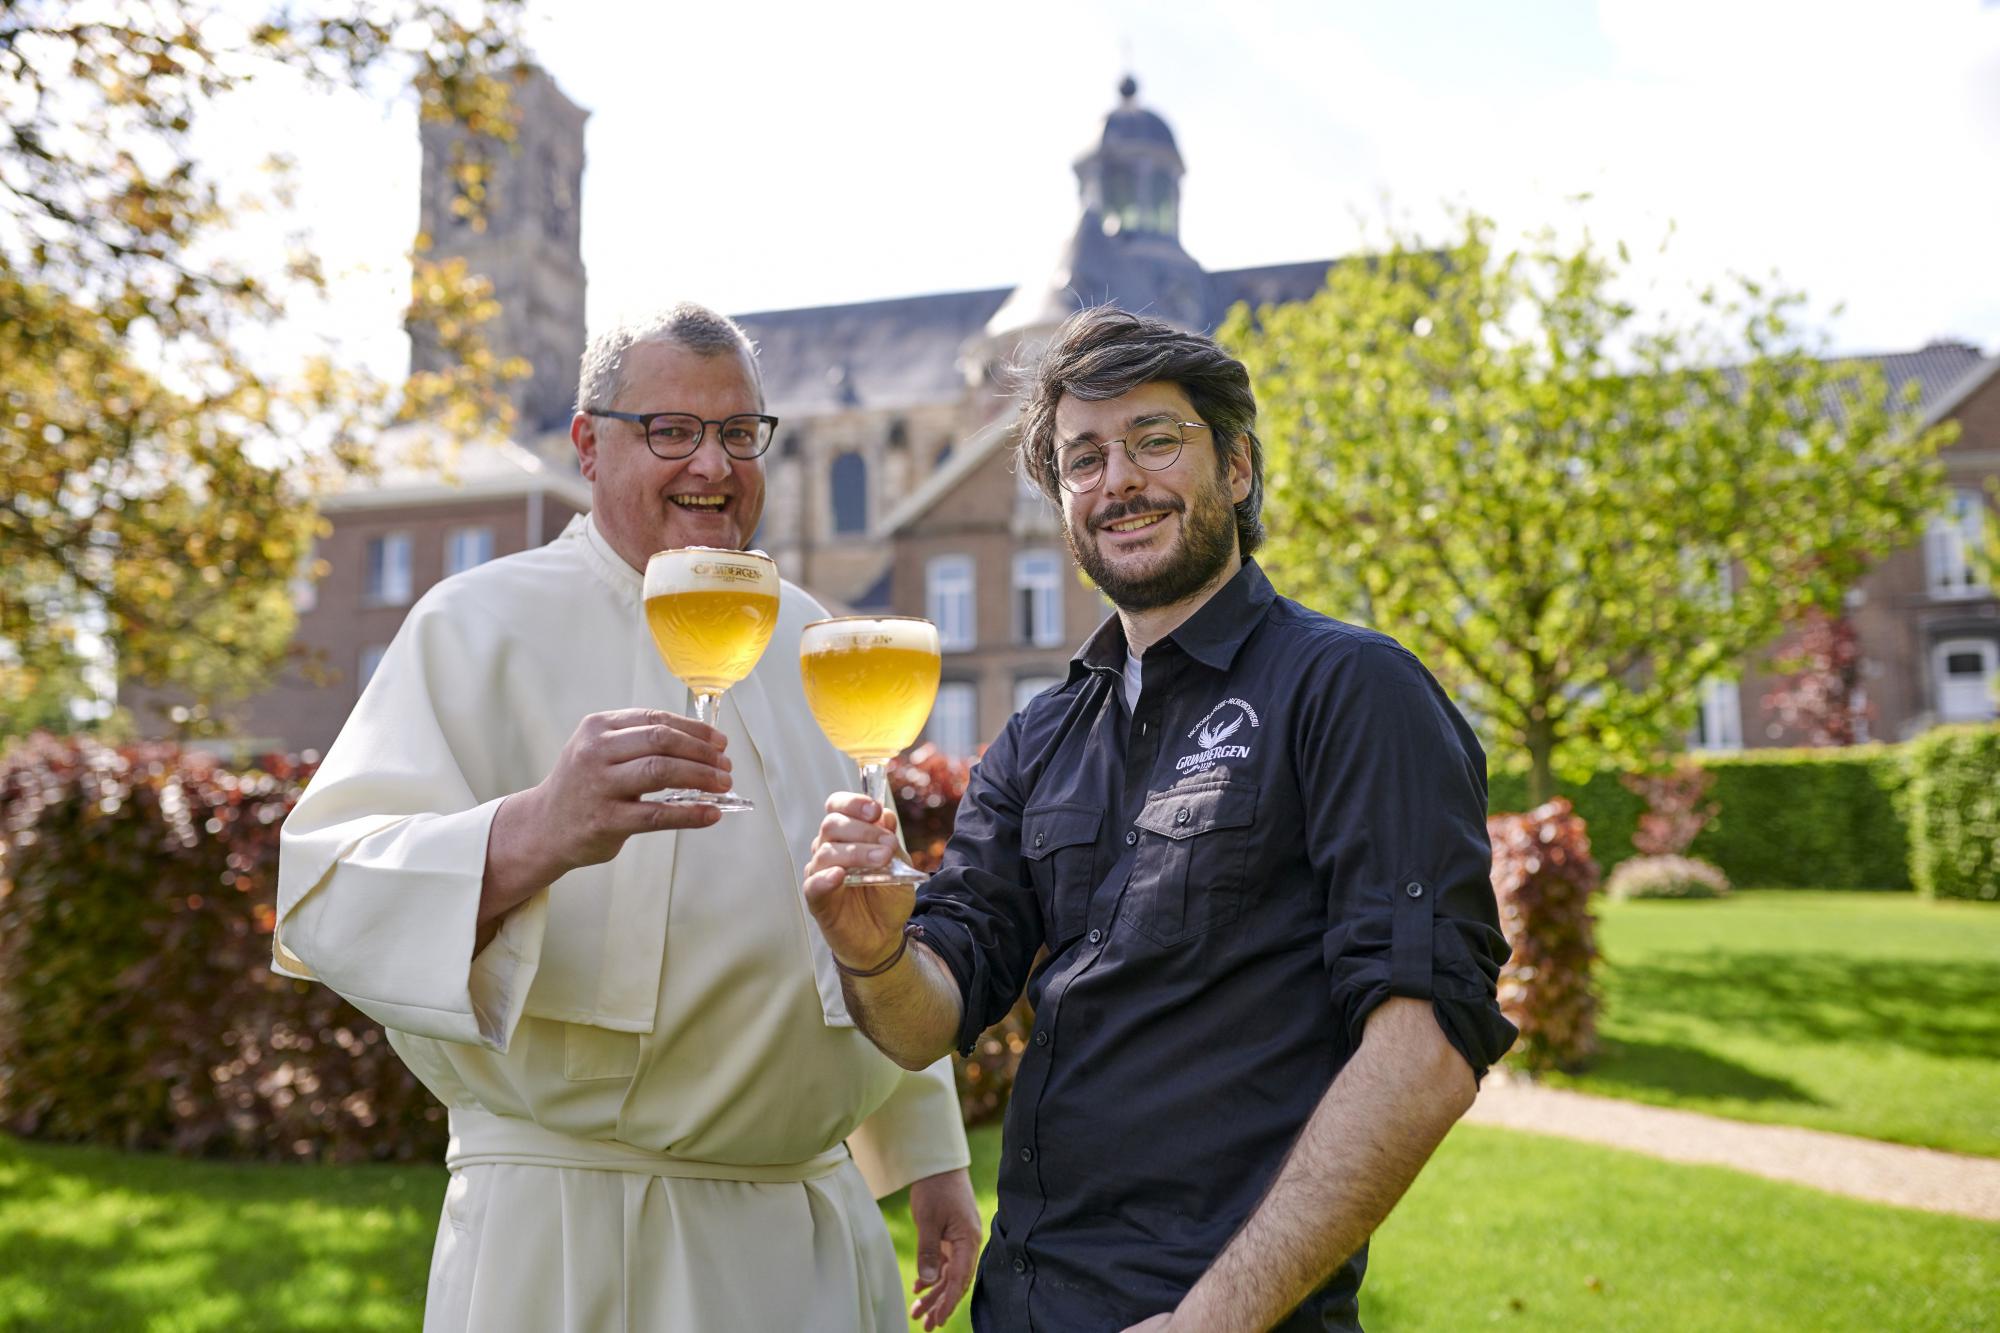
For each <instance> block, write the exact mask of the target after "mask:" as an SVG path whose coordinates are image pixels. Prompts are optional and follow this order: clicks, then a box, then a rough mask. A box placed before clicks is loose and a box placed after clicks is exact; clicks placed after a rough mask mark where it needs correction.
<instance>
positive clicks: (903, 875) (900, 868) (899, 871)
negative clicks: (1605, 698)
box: [844, 857, 930, 888]
mask: <svg viewBox="0 0 2000 1333" xmlns="http://www.w3.org/2000/svg"><path fill="white" fill-rule="evenodd" d="M929 878H930V876H929V875H927V874H925V873H924V872H923V871H921V870H919V869H917V868H916V867H915V866H913V865H911V864H910V863H909V862H908V861H905V860H903V859H902V858H901V857H897V858H895V859H894V860H892V861H890V862H889V864H888V865H885V866H883V867H882V868H881V869H879V870H850V871H848V872H847V879H846V880H845V881H844V882H845V883H848V884H874V885H881V884H908V885H910V886H911V887H913V888H914V887H915V886H917V885H919V884H922V883H923V882H924V881H925V880H927V879H929Z"/></svg>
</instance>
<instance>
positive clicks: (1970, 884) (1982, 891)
mask: <svg viewBox="0 0 2000 1333" xmlns="http://www.w3.org/2000/svg"><path fill="white" fill-rule="evenodd" d="M1910 772H1911V783H1910V801H1909V809H1910V879H1911V882H1912V883H1913V884H1914V885H1915V886H1916V889H1917V892H1919V893H1921V894H1922V895H1924V896H1925V897H1926V898H1972V899H1977V900H1979V901H1981V902H1994V901H2000V727H1991V726H1987V727H1940V728H1938V729H1937V730H1935V731H1932V732H1928V733H1926V734H1925V735H1923V736H1921V737H1919V738H1917V739H1916V740H1915V741H1912V742H1911V743H1910Z"/></svg>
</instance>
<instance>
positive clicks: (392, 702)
mask: <svg viewBox="0 0 2000 1333" xmlns="http://www.w3.org/2000/svg"><path fill="white" fill-rule="evenodd" d="M578 402H579V409H580V410H579V412H578V414H577V416H576V417H575V419H574V421H573V423H572V425H571V432H570V433H571V438H572V439H573V440H574V442H575V444H576V447H577V451H578V455H579V458H580V459H581V462H582V470H583V473H584V476H585V477H586V478H588V479H589V481H590V483H591V488H592V506H593V512H592V514H591V515H590V516H588V517H584V518H579V519H577V520H575V521H574V522H572V523H571V524H570V526H569V527H568V529H566V530H565V531H564V532H563V533H562V535H561V536H559V537H558V538H557V539H556V540H555V541H553V542H551V543H549V544H548V545H547V546H544V547H542V548H540V549H538V550H532V551H526V552H523V553H521V554H519V555H514V556H509V557H507V558H505V559H501V560H497V561H493V562H491V563H489V564H486V565H482V566H480V567H479V568H477V569H474V570H470V571H468V572H466V573H464V574H461V575H458V576H456V577H454V578H451V579H447V580H446V581H444V582H443V583H441V584H439V585H438V586H437V587H435V588H433V589H432V590H431V591H430V592H429V593H427V594H426V595H425V596H424V597H423V598H422V599H421V600H420V601H419V602H418V603H417V605H416V606H415V607H414V608H412V610H411V612H410V614H409V616H408V618H407V619H406V620H405V622H404V624H403V627H402V629H401V631H400V632H399V633H398V634H397V636H396V639H395V641H394V642H393V643H392V644H391V645H390V648H389V651H388V653H387V654H386V655H385V656H384V658H383V659H382V662H381V665H380V666H379V667H378V668H377V670H376V673H375V675H374V677H373V679H372V680H371V681H370V682H369V685H368V687H367V689H366V690H365V691H364V692H363V694H362V697H361V700H360V702H359V703H358V704H357V705H356V707H355V710H354V713H353V714H352V716H351V717H350V718H349V719H348V721H347V724H346V726H345V728H344V729H343V730H342V732H341V735H340V737H339V739H338V740H336V741H335V742H334V744H333V747H332V748H331V750H330V751H329V752H328V754H327V756H326V760H325V762H324V763H323V764H322V765H321V767H320V769H319V771H318V773H317V774H316V775H315V776H314V778H313V780H312V782H311V783H310V784H309V786H308V789H307V791H306V793H305V795H304V797H303V798H302V799H301V800H300V801H299V803H298V806H297V808H296V809H295V810H294V811H293V812H292V815H291V817H290V818H289V819H288V820H287V821H286V824H285V829H284V837H283V849H282V858H281V866H280V876H279V904H278V936H277V946H276V953H277V964H278V968H279V970H280V971H282V972H285V973H286V974H288V975H292V976H300V977H310V978H316V979H318V980H320V981H322V982H324V983H325V984H327V985H329V986H331V987H332V988H333V989H335V990H336V991H338V992H340V994H341V995H343V996H344V997H346V998H347V999H348V1000H349V1001H351V1002H352V1003H353V1004H354V1005H355V1006H356V1007H357V1008H359V1009H361V1010H362V1011H363V1012H364V1013H366V1014H368V1015H369V1016H370V1017H372V1018H375V1019H376V1020H378V1021H380V1022H381V1023H382V1024H383V1025H384V1026H385V1027H386V1028H387V1029H388V1031H389V1037H390V1041H391V1042H392V1044H393V1045H394V1046H395V1048H396V1050H397V1052H398V1053H399V1054H400V1055H401V1056H402V1057H403V1059H404V1061H405V1062H406V1063H408V1065H409V1066H410V1068H411V1069H412V1070H414V1071H415V1072H416V1073H417V1075H418V1077H420V1078H421V1079H422V1080H423V1081H424V1084H425V1085H426V1086H427V1087H428V1088H429V1089H430V1090H431V1091H432V1092H433V1093H435V1094H436V1095H437V1096H438V1098H439V1099H440V1100H441V1101H442V1102H443V1103H444V1104H445V1105H446V1106H447V1107H448V1108H449V1111H450V1127H451V1141H450V1146H449V1148H448V1149H447V1165H448V1166H449V1167H450V1169H451V1182H450V1185H449V1187H448V1189H447V1192H446V1196H445V1205H444V1213H443V1217H442V1219H441V1220H440V1223H439V1226H438V1240H437V1246H436V1250H435V1252H434V1254H433V1258H432V1266H431V1277H430V1285H429V1292H428V1296H427V1299H426V1310H425V1323H424V1326H425V1329H426V1330H462V1329H476V1330H480V1331H481V1333H486V1331H487V1330H513V1329H518V1330H523V1331H524V1333H525V1331H527V1330H533V1331H534V1333H545V1331H547V1330H575V1331H576V1333H584V1331H586V1330H589V1331H590V1333H596V1330H606V1329H629V1330H712V1329H738V1328H740V1329H759V1330H793V1329H801V1330H803V1329H827V1330H848V1329H899V1328H901V1327H903V1321H904V1314H903V1310H902V1300H901V1296H900V1293H899V1286H900V1283H899V1281H898V1278H897V1273H896V1263H895V1254H894V1251H893V1249H892V1247H891V1245H890V1242H889V1238H888V1234H887V1232H886V1230H885V1228H884V1227H883V1224H882V1220H881V1217H880V1214H879V1212H878V1211H877V1209H876V1207H875V1204H874V1199H875V1198H879V1197H881V1196H882V1195H885V1194H887V1193H890V1192H892V1191H894V1190H897V1189H900V1188H902V1187H903V1186H905V1185H908V1186H910V1188H911V1196H910V1201H911V1213H912V1216H913V1218H914V1220H915V1222H916V1224H917V1228H918V1231H919V1276H918V1281H917V1290H918V1293H919V1295H918V1299H917V1300H916V1303H915V1305H914V1307H913V1308H912V1310H911V1317H913V1318H921V1319H923V1320H924V1321H925V1326H926V1327H934V1326H935V1325H936V1324H938V1323H941V1322H943V1320H944V1318H945V1317H946V1316H948V1315H949V1314H950V1312H951V1309H952V1306H953V1305H954V1304H955V1303H956V1302H957V1300H958V1298H959V1296H960V1295H962V1294H963V1292H964V1290H965V1287H966V1285H967V1283H968V1281H969V1280H970V1276H971V1271H972V1266H973V1263H974V1261H975V1258H976V1253H977V1249H978V1244H979V1232H980V1221H979V1216H978V1211H977V1208H976V1205H975V1204H974V1201H973V1197H972V1190H971V1186H970V1184H969V1181H968V1179H967V1175H966V1171H965V1167H966V1164H967V1161H968V1157H967V1152H966V1144H965V1136H964V1131H963V1129H962V1128H961V1125H960V1121H959V1116H958V1107H957V1099H956V1097H955V1095H954V1092H953V1088H952V1080H951V1074H950V1069H949V1066H948V1065H947V1064H946V1063H945V1062H943V1061H940V1062H939V1063H937V1064H936V1065H933V1066H932V1067H930V1068H929V1069H927V1070H923V1071H921V1072H919V1073H916V1074H905V1073H904V1072H903V1071H902V1070H901V1069H899V1068H898V1067H897V1066H896V1065H894V1064H893V1063H891V1062H890V1061H889V1060H888V1059H887V1058H886V1057H884V1056H882V1055H881V1054H879V1053H878V1052H877V1051H876V1050H875V1049H874V1047H873V1045H872V1044H871V1043H870V1042H869V1041H868V1040H867V1039H866V1038H865V1037H863V1036H862V1035H861V1034H860V1033H859V1032H858V1031H857V1030H856V1029H855V1027H854V1024H853V1021H852V1019H851V1018H849V1016H848V1014H847V1011H846V1009H845V1007H844V1005H843V1002H842V998H841V990H840V984H839V978H838V975H837V974H836V972H835V970H834V964H833V959H832V956H831V955H830V954H829V953H828V951H827V949H826V946H825V944H824V942H823V941H822V940H821V938H820V936H819V933H818V932H817V931H816V930H812V929H809V928H808V925H807V922H806V919H805V914H804V911H803V909H802V907H801V905H800V901H799V895H798V891H797V887H796V886H797V884H798V882H799V877H800V870H801V868H802V867H803V866H804V864H805V862H806V859H807V856H808V854H809V846H810V843H811V841H812V838H813V836H814V834H815V832H816V831H817V828H818V824H819V819H820V814H821V812H822V809H823V806H822V799H823V794H824V793H825V792H827V791H829V790H834V789H836V788H839V787H844V786H848V785H851V782H850V778H851V768H850V766H849V765H848V764H847V762H846V761H845V760H844V759H843V758H842V757H841V756H840V755H839V753H838V752H837V751H835V750H834V749H833V747H832V746H831V745H830V744H829V743H828V742H827V741H826V740H825V738H824V736H823V735H822V734H821V733H820V730H819V728H818V727H817V726H816V725H815V723H814V721H813V719H812V716H811V714H810V713H809V712H808V710H807V708H806V704H805V697H804V691H803V688H802V686H801V683H800V673H799V656H798V648H797V645H798V642H799V635H800V630H801V628H802V627H803V626H804V625H805V624H806V622H808V621H809V620H811V619H813V618H815V617H817V616H820V615H823V614H824V612H823V611H822V610H821V609H820V608H819V607H818V606H817V605H816V604H815V603H814V602H813V601H812V599H811V598H810V597H808V596H807V595H806V594H805V593H804V592H802V591H800V590H799V589H798V588H796V587H793V586H792V585H790V584H786V585H784V588H783V592H782V596H781V598H780V610H779V619H778V626H777V630H776V633H775V634H774V635H773V638H772V641H771V647H770V650H769V651H768V652H766V653H765V655H764V657H763V659H762V660H761V661H760V662H759V664H758V666H757V668H756V670H755V671H754V672H753V673H752V674H751V675H750V676H749V677H748V678H747V679H746V680H744V681H743V682H742V683H741V684H739V685H737V686H736V687H734V688H733V689H731V690H730V691H729V693H728V694H727V696H726V697H725V699H724V702H723V705H722V707H721V709H720V711H719V713H718V715H717V717H716V726H715V727H714V728H710V727H705V726H703V725H702V724H700V723H699V722H696V721H694V720H692V719H691V718H688V717H685V716H682V715H681V714H683V713H686V712H688V711H690V710H689V707H688V694H687V690H686V687H685V686H684V685H683V684H682V683H681V682H680V681H678V680H677V679H675V678H674V677H673V676H672V675H671V674H670V673H669V672H668V670H667V668H666V666H665V664H664V663H663V662H662V661H661V659H660V656H659V654H658V652H657V651H656V649H655V648H654V646H653V644H652V641H651V639H650V637H649V635H648V632H647V629H646V624H645V619H644V614H643V610H642V601H641V586H642V580H641V571H642V570H643V569H644V567H645V564H646V560H647V558H648V557H649V556H650V555H651V554H652V553H653V552H654V551H657V550H662V549H666V548H669V547H676V546H693V545H703V546H718V547H731V548H741V547H743V546H744V545H746V544H747V542H748V539H749V537H750V535H751V534H752V533H754V532H755V531H756V527H757V520H758V518H759V516H760V514H761V512H762V508H763V494H764V473H763V462H762V459H761V457H760V456H756V455H758V454H760V453H761V449H762V447H763V446H765V445H768V443H769V431H768V429H766V430H764V431H763V432H762V433H761V434H758V435H757V436H756V438H755V439H754V440H753V439H752V438H751V437H750V436H748V435H745V434H744V433H743V431H742V430H741V429H740V427H741V424H742V423H741V422H739V423H738V426H737V428H733V429H732V431H731V432H730V434H729V438H728V440H727V441H725V438H724V435H725V428H724V423H725V422H726V421H728V420H729V419H730V418H731V417H740V416H741V415H742V414H758V413H761V412H762V411H763V395H762V389H761V385H760V383H759V380H758V377H757V371H756V363H755V360H754V356H753V354H752V351H751V349H750V346H749V344H748V342H747V340H745V339H744V337H743V334H742V333H741V331H740V330H738V329H737V328H736V326H735V325H734V324H732V323H730V322H729V321H727V320H726V319H723V318H722V317H720V316H718V315H715V314H713V313H712V312H710V311H706V310H703V309H701V308H699V307H689V306H681V307H676V308H675V309H674V310H673V311H671V312H669V313H668V314H667V315H665V316H663V317H661V318H659V319H657V320H655V321H653V322H651V323H650V324H647V325H644V326H638V327H627V328H621V329H618V330H614V331H612V332H611V333H608V334H604V335H600V336H599V337H598V338H597V339H596V340H594V341H593V342H592V344H591V347H590V350H589V351H587V352H586V353H585V356H584V363H583V373H582V385H581V387H580V390H579V399H578ZM665 412H677V413H688V414H691V415H692V416H694V417H696V418H699V419H700V420H701V421H702V422H703V423H704V424H703V426H702V427H701V428H700V429H699V432H698V438H696V440H695V443H694V448H693V452H692V453H685V454H681V453H680V452H679V450H680V449H681V447H682V444H683V442H684V437H683V440H669V439H668V438H667V436H666V435H665V434H664V433H662V432H660V431H659V430H657V429H656V427H657V425H658V423H657V422H654V421H646V420H633V419H630V418H631V417H634V416H639V415H642V414H650V413H665ZM619 413H623V414H625V415H623V416H620V415H616V414H619ZM746 455H747V456H746ZM667 786H675V787H693V788H699V789H703V790H713V791H723V790H729V789H732V788H733V789H734V790H735V791H736V792H738V793H740V794H741V795H743V796H746V797H748V798H749V799H750V800H752V801H753V802H755V805H756V809H755V810H754V811H752V812H747V813H734V814H731V815H730V816H729V817H728V818H727V820H723V819H722V816H721V814H720V813H719V812H718V811H717V810H716V809H715V808H714V807H712V806H706V805H694V806H675V805H665V804H660V803H657V802H648V801H643V800H640V799H639V798H640V797H641V795H642V794H644V793H646V792H649V791H654V790H657V789H659V788H662V787H667ZM711 825H714V826H715V827H710V826H711Z"/></svg>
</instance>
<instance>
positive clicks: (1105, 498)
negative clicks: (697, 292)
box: [1055, 381, 1250, 612]
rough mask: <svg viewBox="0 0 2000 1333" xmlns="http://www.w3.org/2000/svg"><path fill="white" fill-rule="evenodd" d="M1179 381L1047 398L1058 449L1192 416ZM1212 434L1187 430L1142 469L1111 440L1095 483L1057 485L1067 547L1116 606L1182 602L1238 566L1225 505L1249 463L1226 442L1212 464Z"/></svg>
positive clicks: (1229, 506)
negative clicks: (1097, 397) (1225, 452)
mask: <svg viewBox="0 0 2000 1333" xmlns="http://www.w3.org/2000/svg"><path fill="white" fill-rule="evenodd" d="M1199 420H1201V418H1200V417H1198V416H1196V415H1195V412H1194V407H1193V405H1192V404H1190V403H1189V402H1188V399H1187V395H1186V394H1184V393H1182V392H1181V389H1180V386H1179V385H1177V384H1173V383H1170V382H1167V381H1156V382H1154V383H1151V384H1142V385H1140V386H1139V387H1138V388H1136V389H1133V390H1131V391H1130V392H1129V393H1122V394H1120V395H1118V396H1117V397H1116V398H1107V399H1104V400H1103V401H1102V402H1088V401H1085V400H1083V399H1080V398H1076V397H1073V396H1071V395H1069V394H1064V395H1063V397H1062V399H1061V401H1060V402H1058V403H1057V404H1056V414H1055V439H1056V446H1057V449H1058V451H1060V450H1061V449H1062V448H1063V447H1064V446H1066V445H1068V444H1070V442H1072V441H1076V440H1089V441H1094V442H1099V443H1102V442H1106V441H1114V440H1119V439H1123V438H1126V437H1128V436H1133V435H1136V434H1137V433H1138V427H1140V426H1141V425H1143V424H1146V423H1149V422H1155V421H1159V422H1179V421H1199ZM1211 435H1212V432H1209V431H1205V430H1192V431H1188V432H1187V444H1186V446H1185V447H1184V448H1182V450H1181V452H1180V456H1179V457H1178V458H1176V459H1175V460H1174V461H1173V463H1172V465H1170V466H1168V467H1166V468H1164V469H1162V470H1160V471H1158V472H1149V471H1147V470H1146V469H1144V468H1142V467H1140V466H1138V465H1137V464H1136V463H1134V462H1133V461H1132V459H1131V457H1130V456H1129V455H1128V454H1127V453H1126V452H1125V450H1124V449H1123V448H1121V447H1119V446H1118V445H1117V444H1112V445H1111V446H1110V448H1109V449H1108V451H1107V452H1106V457H1105V462H1104V477H1103V479H1102V480H1101V481H1099V482H1098V484H1097V486H1096V488H1095V489H1093V490H1090V491H1086V492H1085V493H1083V494H1081V495H1078V494H1076V493H1075V492H1073V491H1064V492H1062V502H1063V529H1064V535H1065V536H1066V537H1067V539H1068V541H1069V549H1070V554H1072V555H1073V556H1075V557H1076V562H1077V564H1078V565H1079V566H1081V567H1082V569H1083V572H1084V573H1085V574H1087V575H1089V576H1090V579H1091V581H1092V582H1094V583H1095V584H1097V586H1098V587H1099V588H1100V589H1102V590H1103V592H1104V595H1105V596H1106V597H1109V598H1110V599H1111V601H1112V603H1113V604H1114V605H1116V606H1117V607H1118V608H1119V609H1120V610H1121V611H1128V612H1130V611H1151V610H1155V609H1157V608H1159V607H1163V606H1171V605H1173V604H1175V603H1177V602H1183V601H1186V600H1187V599H1189V598H1191V597H1193V596H1195V595H1196V594H1198V593H1200V592H1201V591H1203V590H1204V589H1205V588H1209V587H1211V586H1213V585H1215V584H1218V583H1220V582H1222V581H1223V580H1224V579H1226V578H1227V577H1228V576H1229V575H1230V574H1232V573H1234V572H1235V571H1236V569H1237V568H1238V567H1239V566H1240V565H1241V563H1242V560H1241V557H1240V556H1239V555H1238V553H1237V549H1236V516H1235V511H1234V506H1235V504H1236V502H1237V501H1238V500H1241V499H1242V498H1243V497H1244V496H1246V495H1248V494H1249V493H1250V463H1249V459H1248V457H1247V455H1246V454H1245V453H1244V452H1243V451H1242V450H1241V449H1240V448H1239V449H1230V452H1229V466H1228V468H1227V469H1226V470H1223V471H1218V470H1217V466H1216V452H1215V451H1216V450H1217V449H1222V448H1228V447H1229V446H1228V444H1227V442H1225V441H1221V440H1215V439H1212V438H1211Z"/></svg>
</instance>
